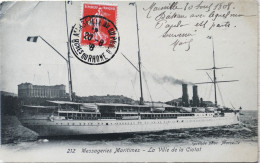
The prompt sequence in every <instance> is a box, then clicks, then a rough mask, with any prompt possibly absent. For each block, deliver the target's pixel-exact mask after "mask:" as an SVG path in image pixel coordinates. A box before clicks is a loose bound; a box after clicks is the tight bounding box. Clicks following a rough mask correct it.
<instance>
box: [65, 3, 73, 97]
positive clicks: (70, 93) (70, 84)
mask: <svg viewBox="0 0 260 163" xmlns="http://www.w3.org/2000/svg"><path fill="white" fill-rule="evenodd" d="M65 15H66V27H67V39H68V40H67V48H68V60H67V64H68V81H69V98H70V101H73V100H74V99H73V97H72V96H73V95H72V94H73V91H72V77H71V65H70V44H69V28H68V14H67V4H66V1H65Z"/></svg>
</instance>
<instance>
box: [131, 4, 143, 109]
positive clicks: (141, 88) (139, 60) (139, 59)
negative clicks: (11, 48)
mask: <svg viewBox="0 0 260 163" xmlns="http://www.w3.org/2000/svg"><path fill="white" fill-rule="evenodd" d="M129 5H133V6H135V11H136V15H135V16H136V28H137V42H138V66H139V67H138V68H139V71H138V72H139V79H140V90H141V97H140V105H143V104H144V98H143V86H142V70H141V55H140V43H139V27H138V17H137V4H136V3H135V2H133V3H129Z"/></svg>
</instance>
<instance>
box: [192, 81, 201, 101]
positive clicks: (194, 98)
mask: <svg viewBox="0 0 260 163" xmlns="http://www.w3.org/2000/svg"><path fill="white" fill-rule="evenodd" d="M192 89H193V97H192V106H199V102H200V100H199V96H198V86H196V85H194V86H192Z"/></svg>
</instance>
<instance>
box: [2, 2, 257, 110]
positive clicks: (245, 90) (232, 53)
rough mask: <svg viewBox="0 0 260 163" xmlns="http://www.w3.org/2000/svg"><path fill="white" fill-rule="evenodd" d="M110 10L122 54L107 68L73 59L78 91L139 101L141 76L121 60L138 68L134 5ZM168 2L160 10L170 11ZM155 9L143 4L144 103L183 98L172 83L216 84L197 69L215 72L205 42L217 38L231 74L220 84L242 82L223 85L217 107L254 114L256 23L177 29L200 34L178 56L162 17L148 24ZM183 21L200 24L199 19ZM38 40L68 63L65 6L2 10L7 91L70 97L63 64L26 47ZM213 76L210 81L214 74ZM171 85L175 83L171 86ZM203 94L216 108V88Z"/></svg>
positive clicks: (246, 8) (74, 14) (40, 47)
mask: <svg viewBox="0 0 260 163" xmlns="http://www.w3.org/2000/svg"><path fill="white" fill-rule="evenodd" d="M89 3H91V2H89ZM107 3H108V4H115V5H117V6H118V11H117V21H116V26H117V28H118V31H119V34H120V47H119V50H118V52H117V54H116V55H115V57H114V58H113V59H111V60H110V61H109V62H107V63H105V64H102V65H88V64H85V63H82V62H81V61H79V60H78V59H77V58H76V57H75V56H73V54H71V56H72V58H71V66H72V82H73V91H74V92H75V93H76V94H77V95H79V96H90V95H107V94H110V95H124V96H127V97H130V98H133V99H135V100H137V99H139V97H140V89H139V78H138V74H137V71H136V70H135V69H134V68H133V67H132V65H131V64H129V63H128V61H127V60H126V59H125V58H124V57H123V56H122V54H121V53H123V54H124V55H125V56H126V57H127V58H128V59H129V60H130V61H131V62H132V63H133V64H134V65H136V66H137V64H138V53H137V51H138V44H137V35H136V32H137V31H136V19H135V8H134V7H133V6H130V5H128V4H129V2H116V1H114V2H107ZM165 3H166V2H164V3H162V2H161V3H157V5H158V6H164V5H167V4H168V2H167V3H166V4H165ZM183 3H184V2H183ZM82 4H83V2H73V3H72V5H71V4H69V5H68V24H69V28H70V29H71V27H72V26H73V25H74V24H75V23H77V22H78V21H79V19H80V17H81V10H82ZM151 4H152V2H137V9H138V21H139V35H140V37H139V38H140V53H141V61H142V65H143V67H142V68H143V72H144V76H143V88H144V99H145V100H146V101H150V100H151V99H152V100H153V101H162V102H166V101H169V100H172V99H175V98H179V97H181V96H182V88H181V85H180V84H174V83H172V82H169V80H170V79H178V80H183V81H186V82H190V83H197V82H204V81H210V79H209V78H208V76H207V74H206V73H205V72H204V71H198V70H196V69H199V68H210V67H212V42H211V40H209V39H207V38H206V37H207V36H213V38H214V49H215V59H216V65H217V66H219V67H222V66H232V67H233V68H230V69H221V70H218V71H217V80H239V81H238V82H233V83H223V84H219V85H218V86H219V88H220V90H221V95H220V94H219V93H218V96H217V97H218V102H219V104H221V105H226V106H228V107H231V106H232V105H233V106H234V107H235V108H238V107H240V106H241V107H242V108H243V109H245V110H247V109H249V110H256V109H257V17H241V18H236V19H234V20H230V21H231V23H232V25H233V24H235V26H236V28H221V29H213V30H206V29H198V28H195V27H192V26H187V27H184V28H176V29H174V32H176V33H178V32H182V31H184V32H185V31H186V32H187V31H195V30H196V35H195V36H194V37H193V42H192V44H191V48H190V50H189V51H185V46H183V47H182V48H181V47H178V49H177V50H176V51H173V50H172V46H171V45H170V44H171V43H173V41H174V39H173V38H162V37H161V35H162V34H163V33H164V30H163V29H156V28H155V23H156V22H155V20H154V19H155V16H156V15H158V14H159V11H156V12H152V13H151V14H150V16H151V18H147V11H145V10H144V9H146V8H148V7H149V6H151ZM181 5H182V4H181ZM234 11H235V12H237V13H242V14H246V15H254V14H256V13H257V5H255V4H254V3H247V4H243V3H241V4H239V3H237V4H236V6H235V9H234ZM205 20H206V19H205ZM185 21H186V22H188V23H194V21H197V19H196V20H192V19H190V20H189V19H188V20H185ZM193 33H194V32H193ZM37 35H40V36H42V37H43V38H44V39H46V40H47V41H48V42H49V43H50V44H51V45H53V47H55V48H56V49H57V50H58V51H59V52H60V53H61V54H63V55H64V56H65V57H66V55H67V44H66V42H67V38H66V37H67V36H66V22H65V8H64V2H4V3H3V7H2V9H1V17H0V36H1V41H0V50H1V51H0V52H1V90H2V91H8V92H13V93H17V91H18V87H17V85H18V84H20V83H24V82H30V83H32V84H36V85H49V84H50V85H56V84H65V85H66V90H67V92H68V76H67V65H66V63H65V61H64V60H63V59H62V58H61V57H60V56H59V55H57V53H56V52H55V51H53V50H52V49H51V48H50V47H49V46H48V45H47V44H45V43H44V42H43V41H42V40H38V41H37V43H33V42H27V41H26V39H27V37H28V36H37ZM39 64H40V65H41V66H39ZM207 72H208V73H209V75H212V72H211V71H207ZM48 74H49V77H48ZM156 77H157V78H156ZM166 78H167V79H169V80H165V79H166ZM49 81H50V82H49ZM147 85H148V86H147ZM188 90H189V97H190V98H192V87H191V86H189V87H188ZM198 92H199V96H200V97H203V99H204V100H211V101H214V93H213V85H212V84H206V85H199V86H198ZM221 97H222V98H221ZM222 99H223V101H222Z"/></svg>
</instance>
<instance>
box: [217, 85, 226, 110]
mask: <svg viewBox="0 0 260 163" xmlns="http://www.w3.org/2000/svg"><path fill="white" fill-rule="evenodd" d="M217 87H218V91H219V94H220V98H221V101H222V104H223V106H225V102H224V100H223V96H222V93H221V91H220V88H219V86H218V84H217Z"/></svg>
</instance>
